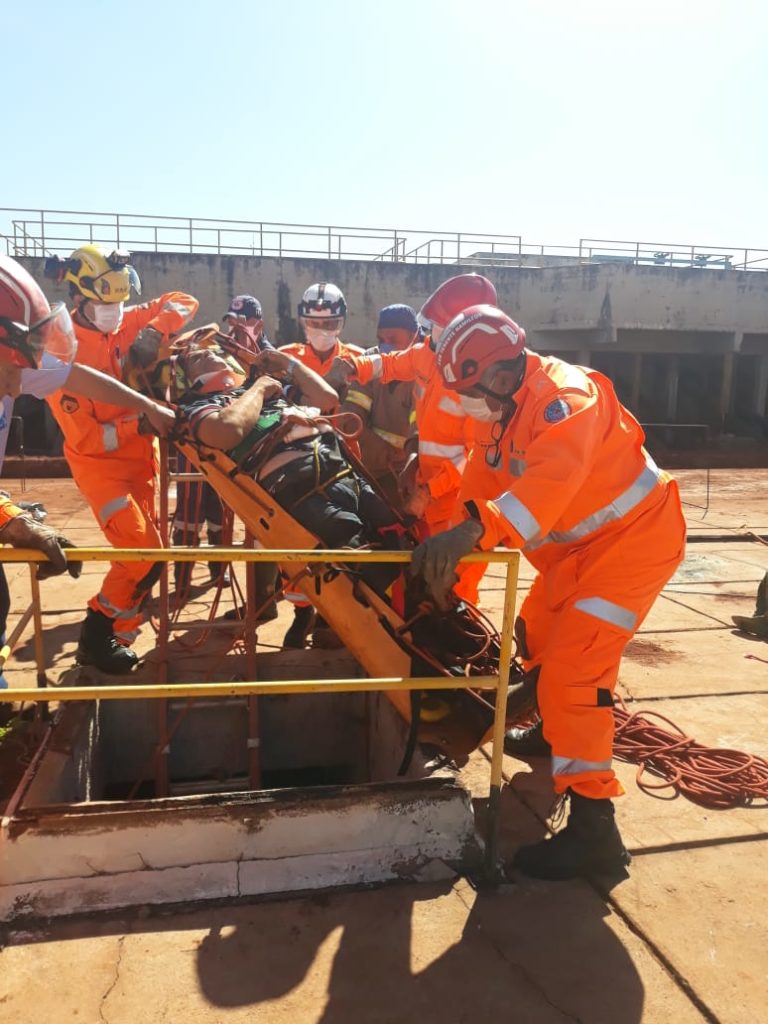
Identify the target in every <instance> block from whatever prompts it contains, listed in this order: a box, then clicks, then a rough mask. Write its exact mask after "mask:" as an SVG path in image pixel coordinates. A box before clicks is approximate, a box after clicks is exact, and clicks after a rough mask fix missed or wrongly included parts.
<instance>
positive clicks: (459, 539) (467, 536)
mask: <svg viewBox="0 0 768 1024" xmlns="http://www.w3.org/2000/svg"><path fill="white" fill-rule="evenodd" d="M484 532H485V529H484V527H483V524H482V523H479V522H478V521H477V520H476V519H465V520H464V522H462V523H459V525H458V526H454V527H453V529H451V530H446V531H445V532H444V533H437V534H435V536H434V537H429V538H428V539H427V540H425V541H424V543H423V544H419V546H418V547H417V548H416V550H415V551H414V552H413V557H412V559H411V576H421V578H422V579H423V580H424V584H425V586H426V588H427V590H428V592H429V593H430V595H431V596H432V599H433V600H434V602H435V604H436V605H437V607H438V608H439V609H440V611H447V610H448V609H449V608H450V606H451V601H450V593H451V590H452V589H453V585H454V583H456V581H457V580H458V578H459V577H458V576H457V575H456V566H457V564H458V562H459V559H460V558H463V557H464V555H468V554H469V553H470V551H472V550H473V549H474V547H475V545H476V544H477V542H478V541H479V540H480V538H481V537H482V536H483V533H484Z"/></svg>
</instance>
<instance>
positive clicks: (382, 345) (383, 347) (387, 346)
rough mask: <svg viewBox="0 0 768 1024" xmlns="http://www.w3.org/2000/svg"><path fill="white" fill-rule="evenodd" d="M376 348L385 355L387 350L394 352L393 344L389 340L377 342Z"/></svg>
mask: <svg viewBox="0 0 768 1024" xmlns="http://www.w3.org/2000/svg"><path fill="white" fill-rule="evenodd" d="M378 349H379V352H381V354H382V355H386V354H387V353H388V352H394V351H395V346H394V345H393V344H392V343H391V342H389V341H380V342H379V344H378Z"/></svg>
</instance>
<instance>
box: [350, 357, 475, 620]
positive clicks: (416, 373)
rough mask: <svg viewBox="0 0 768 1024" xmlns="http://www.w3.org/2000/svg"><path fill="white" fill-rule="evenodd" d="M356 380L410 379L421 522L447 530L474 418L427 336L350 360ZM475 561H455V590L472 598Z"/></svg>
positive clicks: (431, 530)
mask: <svg viewBox="0 0 768 1024" xmlns="http://www.w3.org/2000/svg"><path fill="white" fill-rule="evenodd" d="M350 362H351V363H353V365H354V367H355V371H356V376H357V379H358V380H359V381H360V383H361V384H368V383H369V382H370V381H374V380H378V381H381V382H382V383H383V384H388V383H389V382H390V381H394V380H412V381H413V382H414V386H413V396H414V402H415V414H416V426H417V429H418V433H419V440H418V444H419V448H418V452H419V472H418V476H417V481H418V482H419V483H420V484H421V485H422V486H424V487H427V488H428V489H429V493H430V499H431V500H430V502H429V505H428V506H427V508H426V511H425V512H424V516H423V518H422V520H421V524H422V526H423V528H424V533H425V534H426V536H428V537H431V536H433V535H434V534H436V533H441V532H442V531H443V530H447V529H448V527H449V526H450V525H451V523H452V522H453V520H454V517H455V514H456V505H457V501H458V497H459V488H460V485H461V479H462V475H463V473H464V470H465V467H466V465H467V456H468V454H469V451H470V449H471V447H472V438H473V435H474V426H475V425H474V422H473V420H472V419H470V417H469V416H467V414H466V413H465V412H464V410H463V409H462V408H461V405H460V404H459V401H458V399H457V397H456V395H455V394H454V393H453V392H451V391H448V389H447V388H446V387H445V385H444V384H443V379H442V377H441V375H440V373H439V371H438V369H437V361H436V358H435V353H434V351H433V350H432V348H431V347H430V345H429V343H428V342H417V343H416V344H415V345H411V346H409V347H408V348H407V349H403V350H402V351H400V352H386V353H384V354H373V355H365V356H361V357H357V358H354V359H351V360H350ZM485 568H486V567H485V566H484V565H482V564H480V563H478V564H474V565H462V566H460V567H459V583H457V584H456V587H455V590H456V593H457V594H458V595H459V596H460V597H463V598H465V599H466V600H468V601H471V602H472V603H473V604H477V599H478V589H477V588H478V585H479V583H480V580H481V579H482V576H483V573H484V572H485Z"/></svg>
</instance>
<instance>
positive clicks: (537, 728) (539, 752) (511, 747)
mask: <svg viewBox="0 0 768 1024" xmlns="http://www.w3.org/2000/svg"><path fill="white" fill-rule="evenodd" d="M504 753H505V754H511V755H512V757H549V756H550V754H551V753H552V747H550V745H549V744H548V743H547V741H546V740H545V739H544V723H543V722H542V720H541V719H539V720H538V722H536V723H535V724H534V725H529V726H525V727H521V728H518V727H513V728H512V729H509V730H508V731H507V733H506V735H505V736H504Z"/></svg>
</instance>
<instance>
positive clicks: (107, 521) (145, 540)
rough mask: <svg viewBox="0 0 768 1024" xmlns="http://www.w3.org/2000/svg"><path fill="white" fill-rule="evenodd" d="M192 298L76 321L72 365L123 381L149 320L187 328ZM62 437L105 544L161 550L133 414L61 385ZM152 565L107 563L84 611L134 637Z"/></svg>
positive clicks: (152, 448) (175, 296)
mask: <svg viewBox="0 0 768 1024" xmlns="http://www.w3.org/2000/svg"><path fill="white" fill-rule="evenodd" d="M197 309H198V302H197V299H193V298H192V296H190V295H186V294H184V293H183V292H167V293H166V294H165V295H161V296H160V298H159V299H155V300H154V301H152V302H147V303H145V304H143V305H141V306H131V307H128V308H127V309H126V310H125V314H124V316H123V322H122V324H121V325H120V329H119V330H118V331H117V332H116V333H114V334H102V333H101V332H100V331H96V330H89V329H88V328H86V327H82V326H81V325H80V324H78V323H76V322H74V321H73V322H74V327H75V333H76V335H77V361H78V363H81V364H82V365H84V366H90V367H92V368H93V369H95V370H100V371H101V372H102V373H106V374H108V375H109V376H110V377H114V378H115V379H116V380H120V379H121V372H122V371H121V363H122V360H123V359H124V357H125V354H126V352H127V351H128V349H129V348H130V346H131V345H132V343H133V342H134V341H135V339H136V336H137V335H138V333H139V331H140V330H141V329H142V328H143V327H146V326H147V324H149V323H150V321H151V322H152V326H153V327H156V328H157V330H158V331H159V332H160V333H162V334H171V333H173V332H175V331H178V330H180V329H181V328H182V327H183V326H184V324H186V323H188V322H189V321H190V320H191V319H192V317H194V315H195V313H196V312H197ZM47 401H48V404H49V405H50V408H51V412H52V413H53V416H54V418H55V420H56V422H57V423H58V424H59V426H60V427H61V430H62V432H63V434H64V455H65V456H66V458H67V462H68V463H69V466H70V468H71V470H72V476H73V477H74V479H75V483H76V484H77V486H78V489H79V490H80V493H81V494H82V495H83V497H84V498H85V499H86V501H87V502H88V504H89V505H90V506H91V510H92V511H93V514H94V515H95V516H96V519H97V520H98V523H99V525H100V526H101V529H102V531H103V533H104V536H105V537H106V538H107V540H108V541H109V543H110V544H112V545H113V546H114V547H118V548H131V547H135V548H159V547H162V544H161V540H160V534H159V533H158V530H157V525H156V521H155V478H156V475H157V456H156V445H155V441H154V439H153V438H152V437H151V436H146V435H143V434H139V432H138V428H139V417H138V415H137V414H136V413H135V412H132V411H131V410H130V409H125V408H122V407H120V406H117V405H107V404H106V403H104V402H93V401H91V400H90V399H87V398H83V397H82V396H80V395H78V396H74V395H68V394H67V391H66V387H65V388H63V389H62V390H60V391H56V392H54V393H53V394H52V395H50V396H49V397H48V399H47ZM152 565H153V563H152V562H113V563H112V564H111V567H110V569H109V572H108V573H107V575H106V576H105V577H104V580H103V582H102V584H101V589H100V591H99V593H98V594H96V595H95V596H94V597H92V598H91V600H90V601H89V602H88V605H89V607H91V608H93V609H94V610H95V611H99V612H102V613H103V614H104V615H107V616H108V617H109V618H111V619H114V620H115V622H114V627H113V628H114V633H115V636H118V637H120V639H122V640H125V641H127V642H129V643H130V642H131V641H132V640H133V639H135V637H136V634H137V631H138V627H139V626H140V625H141V622H142V618H143V616H142V611H141V604H142V601H143V599H144V597H145V596H146V594H147V593H148V590H149V588H147V589H146V590H145V589H142V587H141V586H140V584H141V581H142V580H143V578H144V577H145V576H146V574H147V573H148V572H149V570H150V569H151V568H152Z"/></svg>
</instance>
